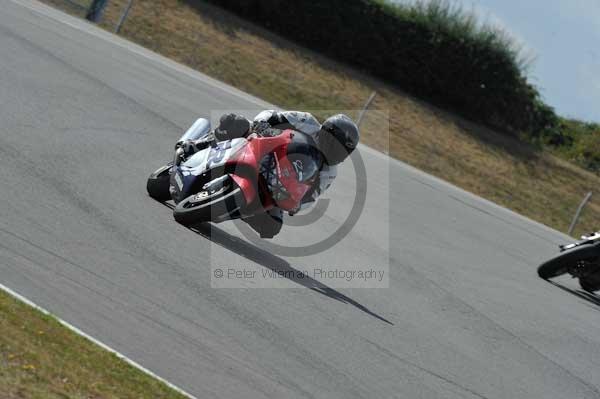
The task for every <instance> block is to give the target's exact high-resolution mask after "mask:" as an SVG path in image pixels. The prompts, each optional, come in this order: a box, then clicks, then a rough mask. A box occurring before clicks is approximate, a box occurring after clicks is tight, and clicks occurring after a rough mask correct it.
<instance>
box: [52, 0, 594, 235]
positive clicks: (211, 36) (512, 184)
mask: <svg viewBox="0 0 600 399" xmlns="http://www.w3.org/2000/svg"><path fill="white" fill-rule="evenodd" d="M45 1H46V2H49V3H51V4H54V5H58V6H59V7H61V4H63V3H64V0H45ZM126 3H127V0H111V2H109V6H108V8H107V10H106V13H105V18H104V21H103V23H102V24H101V25H102V26H103V27H104V28H106V29H108V30H113V29H114V26H115V24H116V22H117V20H118V18H119V17H120V15H121V12H122V10H123V9H124V7H125V5H126ZM63 9H64V7H63ZM121 35H122V36H124V37H125V38H127V39H129V40H132V41H134V42H136V43H138V44H141V45H143V46H145V47H147V48H149V49H151V50H153V51H156V52H158V53H160V54H162V55H164V56H166V57H169V58H172V59H174V60H175V61H178V62H180V63H183V64H186V65H188V66H190V67H192V68H195V69H197V70H200V71H202V72H204V73H206V74H208V75H210V76H213V77H215V78H217V79H220V80H222V81H224V82H226V83H229V84H231V85H233V86H236V87H238V88H240V89H242V90H244V91H247V92H249V93H251V94H253V95H256V96H258V97H261V98H264V99H265V100H267V101H270V102H272V103H274V104H278V105H279V106H281V107H284V108H288V109H292V108H295V109H312V110H314V109H360V108H361V107H362V105H363V103H364V101H365V99H366V98H367V97H368V96H369V94H370V93H371V92H372V91H376V92H377V93H378V96H377V97H376V99H375V101H374V103H373V108H374V109H376V110H385V111H388V112H389V115H390V117H391V118H390V137H389V140H388V137H387V135H381V134H380V132H379V130H378V126H380V123H381V120H379V119H378V115H380V114H378V113H373V114H371V117H369V116H368V117H367V118H366V120H365V123H364V125H363V126H362V129H361V130H362V132H363V142H365V143H366V144H369V145H370V146H372V147H374V148H376V149H379V150H380V151H383V152H385V153H388V154H390V155H391V156H393V157H395V158H398V159H400V160H402V161H404V162H407V163H409V164H411V165H413V166H415V167H417V168H419V169H422V170H424V171H426V172H428V173H431V174H433V175H435V176H438V177H440V178H442V179H444V180H447V181H449V182H451V183H453V184H456V185H457V186H459V187H462V188H464V189H466V190H468V191H471V192H473V193H475V194H477V195H480V196H482V197H484V198H487V199H489V200H491V201H494V202H496V203H498V204H500V205H503V206H506V207H507V208H510V209H513V210H514V211H516V212H519V213H521V214H523V215H525V216H528V217H530V218H532V219H534V220H537V221H539V222H541V223H544V224H546V225H548V226H551V227H553V228H556V229H557V230H561V231H566V230H567V228H568V226H569V224H570V221H571V218H572V216H573V214H574V212H575V210H576V209H577V206H578V205H579V202H580V201H581V199H582V198H583V196H584V195H585V194H586V193H587V192H588V191H590V190H594V189H595V188H596V187H598V186H599V185H600V178H599V177H598V176H597V175H595V174H593V173H590V172H588V171H585V170H583V169H581V168H579V167H577V166H576V165H573V164H571V163H568V162H566V161H564V160H562V159H559V158H557V157H555V156H553V155H552V154H551V153H550V152H549V151H542V150H540V149H539V148H538V147H534V146H532V145H529V144H526V143H524V142H523V141H520V140H518V139H516V138H512V137H507V136H506V135H504V134H501V133H498V132H495V131H493V130H491V129H489V128H486V127H484V126H481V125H478V124H475V123H472V122H469V121H467V120H465V119H463V118H460V117H457V116H455V115H453V114H451V113H448V112H446V111H444V110H441V109H439V108H436V107H434V106H431V105H429V104H426V103H424V102H422V101H419V100H417V99H415V98H414V97H411V96H409V95H407V94H406V93H404V92H402V91H401V90H399V89H398V88H397V87H394V86H391V85H389V84H386V83H385V82H382V81H379V80H377V79H374V78H372V77H371V76H369V75H365V74H363V73H361V72H360V71H357V70H354V69H351V68H348V67H346V66H344V65H341V64H339V63H336V62H333V61H331V60H329V59H326V58H324V57H322V56H320V55H318V54H316V53H314V52H312V51H310V50H307V49H305V48H302V47H299V46H297V45H295V44H293V43H291V42H289V41H286V40H284V39H282V38H280V37H278V36H276V35H273V34H272V33H270V32H268V31H266V30H264V29H261V28H259V27H257V26H255V25H253V24H250V23H248V22H247V21H244V20H242V19H240V18H238V17H235V16H233V15H232V14H230V13H228V12H226V11H224V10H222V9H219V8H217V7H214V6H211V5H209V4H207V3H204V2H201V1H196V2H194V5H193V6H191V5H189V4H188V3H186V2H185V1H180V0H135V2H134V6H133V8H132V10H131V13H130V15H129V18H128V19H127V21H126V23H125V25H124V26H123V29H122V30H121ZM207 111H208V110H207ZM319 116H323V115H319ZM599 226H600V198H598V196H594V197H592V200H591V202H590V203H589V204H588V206H587V207H586V209H585V210H584V212H583V214H582V218H581V219H580V223H579V224H578V228H577V229H576V233H580V232H584V231H590V230H592V229H597V228H598V227H599Z"/></svg>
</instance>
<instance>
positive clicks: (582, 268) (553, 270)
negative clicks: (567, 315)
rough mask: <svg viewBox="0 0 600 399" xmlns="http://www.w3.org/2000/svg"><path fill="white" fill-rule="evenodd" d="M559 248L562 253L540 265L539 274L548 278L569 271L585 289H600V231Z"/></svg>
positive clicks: (592, 290)
mask: <svg viewBox="0 0 600 399" xmlns="http://www.w3.org/2000/svg"><path fill="white" fill-rule="evenodd" d="M559 248H560V254H558V255H557V256H555V257H554V258H552V259H550V260H548V261H546V262H544V263H542V264H541V265H540V266H539V267H538V275H539V276H540V277H541V278H543V279H545V280H548V279H551V278H554V277H558V276H560V275H563V274H567V273H568V274H570V275H571V276H572V277H573V278H578V279H579V284H580V286H581V288H582V289H583V290H585V291H588V292H594V291H598V290H600V232H595V233H592V234H590V235H583V236H582V237H581V240H580V241H577V242H575V243H572V244H568V245H560V246H559Z"/></svg>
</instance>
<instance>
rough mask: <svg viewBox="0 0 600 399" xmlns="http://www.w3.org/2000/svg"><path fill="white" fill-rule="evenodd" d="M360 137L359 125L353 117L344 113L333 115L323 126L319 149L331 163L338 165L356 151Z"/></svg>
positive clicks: (319, 136) (320, 133)
mask: <svg viewBox="0 0 600 399" xmlns="http://www.w3.org/2000/svg"><path fill="white" fill-rule="evenodd" d="M359 137H360V133H359V132H358V126H356V123H354V122H353V121H352V119H350V118H349V117H347V116H346V115H344V114H337V115H333V116H331V117H329V118H327V120H326V121H325V122H323V125H322V126H321V131H319V135H318V143H319V149H320V150H321V152H322V153H323V155H324V156H325V161H326V162H327V163H328V164H329V165H337V164H338V163H340V162H342V161H343V160H344V159H346V158H347V157H348V155H350V153H351V152H352V151H354V149H355V148H356V146H357V145H358V140H359Z"/></svg>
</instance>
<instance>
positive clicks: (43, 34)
mask: <svg viewBox="0 0 600 399" xmlns="http://www.w3.org/2000/svg"><path fill="white" fill-rule="evenodd" d="M1 9H2V12H0V49H1V51H2V57H0V187H2V189H1V190H0V201H1V202H0V203H1V204H2V205H1V206H0V281H1V282H2V283H3V284H5V285H7V286H9V287H11V288H13V289H15V290H16V291H18V292H19V293H21V294H22V295H24V296H26V297H28V298H30V299H32V300H33V301H34V302H36V303H38V304H40V305H42V306H44V307H46V308H47V309H49V310H50V311H52V312H53V313H55V314H56V315H58V316H59V317H61V318H63V319H65V320H66V321H68V322H70V323H72V324H74V325H76V326H77V327H79V328H81V329H82V330H84V331H86V332H88V333H90V334H92V335H94V336H95V337H97V338H98V339H100V340H102V341H103V342H105V343H107V344H109V345H110V346H112V347H114V348H115V349H116V350H119V351H120V352H122V353H124V354H125V355H127V356H129V357H131V358H132V359H133V360H135V361H137V362H139V363H141V364H142V365H144V366H145V367H147V368H149V369H151V370H152V371H154V372H156V373H157V374H159V375H161V376H162V377H164V378H166V379H168V380H170V381H171V382H173V383H175V384H176V385H179V386H181V387H182V388H183V389H185V390H187V391H189V392H191V393H193V394H195V395H197V396H198V397H202V398H211V397H215V398H217V397H218V398H312V397H315V398H392V397H399V398H427V399H430V398H545V399H548V398H599V397H600V312H599V310H600V308H599V307H598V305H596V304H594V303H592V302H591V301H586V300H584V299H583V298H581V297H578V296H576V295H571V294H573V293H576V291H574V288H575V287H576V286H575V285H571V289H572V290H573V291H571V292H569V291H567V290H561V289H559V287H555V286H552V285H550V284H548V283H546V282H544V281H542V280H540V279H538V278H537V276H536V273H535V268H536V266H537V264H539V263H540V262H541V261H542V260H544V259H545V258H547V257H549V256H551V255H552V254H554V253H555V245H556V244H558V243H559V242H561V241H563V240H565V237H564V236H563V235H561V234H560V233H557V232H555V231H553V230H551V229H549V228H546V227H544V226H541V225H539V224H536V223H534V222H531V221H528V220H526V219H524V218H522V217H520V216H518V215H515V214H513V213H511V212H509V211H507V210H505V209H502V208H500V207H498V206H495V205H493V204H491V203H489V202H486V201H484V200H482V199H479V198H477V197H475V196H473V195H470V194H468V193H465V192H463V191H461V190H458V189H456V188H453V187H451V186H450V185H447V184H445V183H443V182H440V181H438V180H436V179H434V178H432V177H430V176H427V175H425V174H423V173H421V172H418V171H415V170H413V169H412V168H410V167H408V166H405V165H404V164H402V163H399V162H396V161H389V160H388V159H387V158H386V157H384V156H381V155H378V154H375V153H374V152H372V151H370V150H368V149H365V148H364V147H363V148H362V149H361V151H362V155H363V158H364V159H365V163H366V165H367V170H368V172H369V190H368V202H367V207H368V208H367V211H366V212H365V213H364V214H363V217H362V218H361V220H360V221H359V224H358V226H357V227H356V228H355V229H354V230H353V231H352V233H351V234H350V235H349V236H348V237H347V238H346V239H345V240H344V241H343V242H342V243H340V244H338V245H337V246H335V247H334V248H333V249H332V250H330V251H327V252H326V253H324V254H321V255H319V256H307V257H301V258H283V257H277V256H274V255H270V254H269V253H268V252H266V251H263V250H261V249H260V248H259V247H257V246H255V245H253V244H249V243H247V242H246V241H245V240H243V239H241V238H240V237H241V236H240V234H239V233H238V232H237V230H236V229H235V227H233V226H232V225H231V224H227V223H226V224H221V225H219V230H217V231H216V232H215V233H214V234H213V239H212V241H211V240H209V239H207V238H205V237H203V236H202V235H199V234H196V233H194V232H192V231H190V230H188V229H185V228H184V227H182V226H180V225H178V224H176V223H175V222H174V221H173V220H172V216H171V212H170V211H169V209H167V208H166V207H164V206H162V205H161V204H159V203H157V202H154V201H152V200H151V199H149V198H148V197H147V195H146V193H145V189H144V185H145V179H146V177H147V175H148V173H149V172H150V171H152V170H153V169H154V168H155V167H157V166H159V164H160V163H161V162H162V161H163V160H164V159H168V157H169V156H170V153H169V150H170V148H172V145H173V142H174V140H176V139H177V138H178V136H179V134H180V133H181V130H182V129H183V128H185V127H187V125H189V124H190V123H191V122H192V121H193V120H194V119H195V118H196V117H197V116H198V115H199V114H203V113H205V114H207V113H209V112H210V111H211V110H215V109H227V108H234V109H235V108H239V109H248V108H256V109H259V108H262V107H265V106H266V105H265V104H264V103H261V102H260V101H259V100H257V99H254V98H252V97H250V96H248V95H245V94H243V93H240V92H238V91H236V90H235V89H231V88H229V87H226V86H225V85H223V84H220V83H216V82H213V81H212V80H210V79H208V78H206V77H205V76H203V75H201V74H198V73H195V72H191V71H190V70H187V69H186V68H183V67H181V66H178V65H176V64H174V63H172V62H170V61H166V60H164V59H163V58H161V57H158V56H156V55H154V54H152V53H150V52H147V51H145V50H143V49H141V48H139V47H137V46H134V45H132V44H128V43H127V42H125V41H122V40H120V39H118V38H115V37H113V36H112V35H109V34H107V33H105V32H101V31H99V30H97V29H96V28H94V27H91V26H89V25H87V24H86V23H84V22H82V21H79V20H76V19H73V18H70V17H67V16H65V15H64V14H61V13H59V12H56V11H54V10H51V9H48V8H47V7H45V6H41V5H39V4H37V3H33V2H29V1H25V0H19V1H15V2H13V1H11V0H2V5H1ZM386 170H389V176H388V175H387V174H386V173H381V174H380V172H381V171H386ZM350 172H351V171H350ZM348 176H350V177H348ZM351 177H352V176H351V173H345V171H342V177H341V178H340V180H339V181H336V183H335V185H334V188H333V189H332V191H331V194H330V197H331V199H332V201H333V204H335V203H336V201H337V203H339V204H341V203H346V202H348V198H351V197H352V195H353V193H352V192H351V186H352V185H351V184H350V183H349V182H350V181H351V180H352V179H351ZM382 198H383V199H386V198H389V200H390V203H391V204H393V208H392V209H391V210H387V209H384V210H382V208H381V207H379V206H377V204H379V203H380V202H379V201H381V199H382ZM383 202H384V203H385V202H386V201H383ZM383 208H385V207H383ZM341 217H342V216H340V215H338V214H337V212H336V211H335V208H334V209H330V210H329V211H328V214H327V216H326V217H324V218H323V219H321V220H320V221H319V222H318V223H317V224H315V225H312V226H310V227H307V228H304V229H300V228H294V227H286V231H285V232H284V233H283V234H282V237H281V238H280V239H279V240H278V241H277V242H279V243H281V242H285V241H286V240H290V239H291V238H294V239H297V240H303V239H306V238H310V237H312V236H313V235H319V234H320V233H321V232H323V231H325V232H327V231H332V230H333V229H335V228H336V227H337V226H338V225H339V223H340V218H341ZM388 218H389V226H391V227H390V228H389V231H388V228H387V226H388ZM388 235H389V237H388ZM388 243H389V244H390V245H389V247H391V250H390V251H389V253H386V247H388V245H387V244H388ZM388 258H389V262H390V288H388V289H337V290H336V289H332V288H329V289H328V288H324V289H321V290H310V289H306V288H302V287H301V286H300V285H298V288H295V289H250V288H248V289H211V288H210V263H211V262H221V263H222V264H223V265H227V264H238V265H239V264H242V265H243V264H256V265H259V266H260V267H273V266H282V267H292V268H298V269H301V268H305V267H309V266H310V265H315V264H319V265H328V264H334V265H339V264H342V265H343V264H368V262H382V261H383V260H386V261H387V260H388ZM291 284H294V283H291ZM382 319H386V320H388V321H389V322H385V321H384V320H382Z"/></svg>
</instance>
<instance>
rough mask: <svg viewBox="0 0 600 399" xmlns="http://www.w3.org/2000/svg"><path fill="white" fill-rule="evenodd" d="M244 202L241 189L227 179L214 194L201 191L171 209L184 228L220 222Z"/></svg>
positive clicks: (242, 205) (228, 217)
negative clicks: (197, 224) (203, 223)
mask: <svg viewBox="0 0 600 399" xmlns="http://www.w3.org/2000/svg"><path fill="white" fill-rule="evenodd" d="M245 205H246V200H245V198H244V194H243V192H242V189H241V188H239V187H238V186H237V185H236V184H235V183H234V182H233V181H232V180H231V179H229V180H228V181H227V182H226V183H225V184H224V185H223V187H222V188H221V189H220V190H217V191H216V192H214V193H208V192H207V191H201V192H199V193H197V194H194V195H190V196H189V197H187V198H185V199H184V200H182V201H181V202H179V203H178V204H177V205H176V206H175V209H173V217H174V218H175V220H176V221H177V222H179V223H181V224H183V225H185V226H189V225H192V224H196V223H202V222H222V221H223V220H227V219H230V218H231V217H230V215H231V213H233V212H236V211H237V210H239V209H241V208H243V207H244V206H245Z"/></svg>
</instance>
